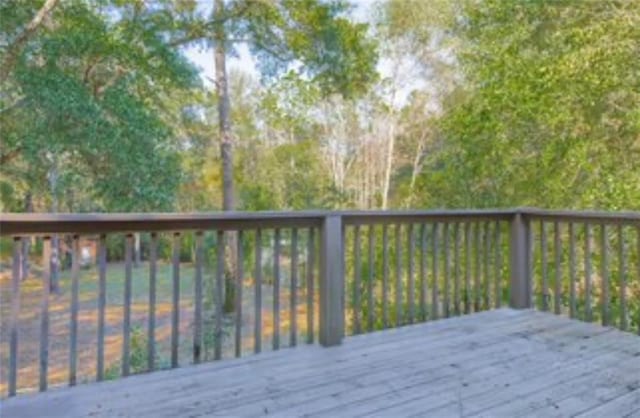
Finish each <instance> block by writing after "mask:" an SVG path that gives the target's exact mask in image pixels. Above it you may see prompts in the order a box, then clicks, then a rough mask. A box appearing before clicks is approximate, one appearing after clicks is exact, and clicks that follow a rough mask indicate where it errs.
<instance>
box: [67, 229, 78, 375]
mask: <svg viewBox="0 0 640 418" xmlns="http://www.w3.org/2000/svg"><path fill="white" fill-rule="evenodd" d="M71 254H72V255H71V309H70V315H69V316H70V319H69V386H75V384H76V378H77V376H76V374H77V364H78V357H77V356H78V286H79V280H80V238H79V237H78V236H77V235H75V236H74V237H73V243H72V253H71Z"/></svg>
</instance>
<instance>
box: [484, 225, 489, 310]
mask: <svg viewBox="0 0 640 418" xmlns="http://www.w3.org/2000/svg"><path fill="white" fill-rule="evenodd" d="M490 226H491V224H490V223H489V221H486V222H485V223H484V228H483V243H482V258H483V267H484V270H483V276H484V280H483V281H484V286H483V287H484V295H483V298H482V299H483V306H484V309H485V310H487V309H491V278H490V277H489V276H490V273H489V271H490V270H489V267H490V266H489V260H490V259H491V257H490V254H491V231H490Z"/></svg>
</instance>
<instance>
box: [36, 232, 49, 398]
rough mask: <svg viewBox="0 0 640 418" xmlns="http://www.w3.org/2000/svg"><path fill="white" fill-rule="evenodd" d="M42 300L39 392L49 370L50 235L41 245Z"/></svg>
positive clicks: (44, 388) (44, 384) (45, 381)
mask: <svg viewBox="0 0 640 418" xmlns="http://www.w3.org/2000/svg"><path fill="white" fill-rule="evenodd" d="M42 260H43V261H42V300H41V302H40V356H39V366H40V379H39V389H40V392H44V391H45V390H47V383H48V372H49V289H51V237H44V239H43V246H42Z"/></svg>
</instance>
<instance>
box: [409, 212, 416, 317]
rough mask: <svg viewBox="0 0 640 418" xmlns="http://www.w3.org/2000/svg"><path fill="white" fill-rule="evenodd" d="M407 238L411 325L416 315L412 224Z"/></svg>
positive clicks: (414, 244) (414, 248)
mask: <svg viewBox="0 0 640 418" xmlns="http://www.w3.org/2000/svg"><path fill="white" fill-rule="evenodd" d="M407 237H408V239H409V254H408V263H409V266H408V270H407V288H408V291H407V298H408V305H409V318H408V320H409V323H410V324H413V322H414V321H415V315H416V307H415V302H416V300H415V299H416V290H415V287H416V285H415V277H414V269H415V265H414V256H415V252H416V242H415V241H416V237H415V235H414V231H413V224H412V223H411V224H409V230H408V231H407Z"/></svg>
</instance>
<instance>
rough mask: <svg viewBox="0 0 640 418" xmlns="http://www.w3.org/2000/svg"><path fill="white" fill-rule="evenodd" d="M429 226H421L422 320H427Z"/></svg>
mask: <svg viewBox="0 0 640 418" xmlns="http://www.w3.org/2000/svg"><path fill="white" fill-rule="evenodd" d="M427 251H428V249H427V226H426V225H425V224H421V225H420V319H421V320H422V321H426V320H427V267H428V265H427V260H428V254H427Z"/></svg>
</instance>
